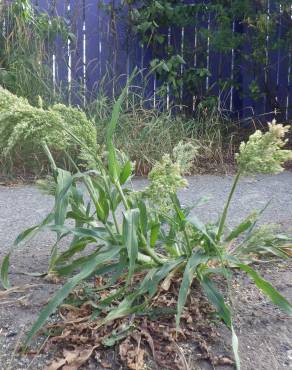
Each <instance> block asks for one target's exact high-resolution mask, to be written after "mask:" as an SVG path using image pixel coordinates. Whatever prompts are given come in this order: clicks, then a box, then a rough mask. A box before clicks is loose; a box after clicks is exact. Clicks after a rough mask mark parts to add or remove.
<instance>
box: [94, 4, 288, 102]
mask: <svg viewBox="0 0 292 370" xmlns="http://www.w3.org/2000/svg"><path fill="white" fill-rule="evenodd" d="M100 2H101V3H103V7H104V8H105V9H106V8H108V10H109V11H110V12H111V14H114V15H115V19H116V18H117V17H119V16H121V17H124V16H125V15H124V10H123V6H114V5H113V4H108V2H105V1H102V0H101V1H100ZM124 3H127V4H128V6H129V9H130V15H129V24H130V26H131V27H129V28H130V30H131V32H132V33H133V34H138V35H139V37H140V39H141V43H142V44H143V46H144V47H149V48H150V49H151V55H152V58H153V59H152V61H151V62H150V65H151V67H152V73H155V75H156V77H157V79H158V81H159V83H158V84H157V86H158V91H157V92H158V93H159V94H161V95H163V96H164V95H165V94H166V93H170V96H171V97H172V98H174V99H173V100H174V101H175V102H179V103H180V102H181V101H182V99H181V95H182V94H185V96H194V97H195V106H197V105H199V104H200V103H203V104H204V101H205V100H206V99H207V100H208V99H209V98H215V97H216V96H217V95H218V92H216V91H218V89H219V91H220V92H221V94H222V93H224V91H228V90H229V89H230V88H231V87H232V86H233V87H234V89H235V90H236V89H237V88H238V82H237V81H238V73H239V70H240V68H238V69H235V71H234V75H233V76H226V74H225V73H224V68H225V67H224V64H225V57H226V56H228V58H230V57H231V52H232V51H235V54H234V56H235V65H242V64H244V69H245V72H246V73H248V74H249V75H250V76H253V78H254V80H253V81H252V83H251V84H250V86H249V88H250V91H248V92H245V93H244V94H246V95H247V96H249V97H251V98H253V99H255V100H257V99H258V98H260V97H261V96H263V95H266V96H267V97H268V98H271V99H275V94H276V92H275V91H273V90H274V87H275V86H274V83H273V81H270V77H269V75H270V73H269V72H270V71H271V74H273V71H274V70H273V68H274V66H273V63H274V62H273V61H272V59H271V60H269V58H267V56H268V55H271V53H275V52H280V53H281V52H282V51H284V50H291V48H292V37H291V36H292V33H291V19H290V14H291V8H290V6H291V4H290V3H289V1H280V0H274V1H273V5H272V6H271V7H270V11H269V14H268V9H267V6H268V5H267V4H268V3H267V2H266V1H256V2H255V1H252V0H235V1H234V0H226V1H219V0H216V1H208V2H206V1H192V2H189V1H181V0H144V1H140V0H126V1H125V2H124ZM124 3H123V4H124ZM280 6H281V12H280V11H279V9H280ZM209 20H210V23H211V27H208V21H209ZM234 22H235V29H234V27H233V26H234ZM279 24H281V29H282V31H281V32H279V28H278V25H279ZM183 27H184V29H185V37H184V44H183V46H182V45H181V44H180V42H181V37H180V35H179V34H178V32H179V30H180V29H181V28H183ZM195 28H196V31H195ZM168 30H171V33H172V37H171V40H170V39H169V35H168ZM243 30H244V31H243ZM195 32H196V36H195ZM267 35H268V41H267ZM195 37H196V41H195ZM195 44H196V46H195ZM207 45H208V46H209V49H210V50H211V53H213V52H214V53H216V56H215V58H216V64H217V68H216V77H217V76H220V78H218V79H217V81H214V83H212V84H210V86H209V87H208V88H206V77H208V76H209V77H211V72H212V71H211V70H210V68H209V69H208V67H206V59H207V56H208V55H207V53H208V46H207ZM247 45H248V47H247ZM193 61H195V63H193ZM194 64H195V65H194ZM263 70H264V71H265V72H264V73H266V74H267V78H268V80H267V81H266V83H265V86H264V87H259V86H261V84H260V81H262V79H263ZM221 76H222V77H221ZM182 86H183V91H182ZM271 87H272V88H271ZM240 93H243V92H242V91H240ZM191 104H192V103H190V105H191Z"/></svg>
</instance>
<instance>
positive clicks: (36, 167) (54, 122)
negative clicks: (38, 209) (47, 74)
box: [0, 87, 97, 172]
mask: <svg viewBox="0 0 292 370" xmlns="http://www.w3.org/2000/svg"><path fill="white" fill-rule="evenodd" d="M68 129H70V131H71V132H72V133H73V134H75V135H76V136H78V137H82V138H83V141H84V143H86V145H88V146H89V147H91V148H92V149H93V150H96V149H97V143H96V140H97V139H96V130H95V126H94V125H93V124H92V122H91V121H90V120H88V119H87V117H86V115H85V113H84V112H82V111H80V110H79V109H77V108H73V107H67V106H65V105H62V104H57V105H53V106H52V107H50V108H48V109H44V108H43V107H42V104H41V101H40V106H39V107H33V106H32V105H30V104H29V103H28V101H27V100H26V99H24V98H21V97H17V96H15V95H13V94H11V93H10V92H9V91H8V90H5V89H3V88H1V87H0V161H1V166H2V168H6V170H9V171H11V170H12V168H15V167H20V168H22V169H25V170H27V171H29V172H31V171H33V172H40V171H42V169H43V167H45V164H46V161H44V158H45V157H44V154H43V150H42V148H41V144H42V143H43V142H46V143H48V145H49V146H50V148H51V150H52V151H53V152H54V153H55V155H56V156H57V158H60V159H62V158H63V157H62V156H60V153H61V152H63V151H65V150H66V151H68V152H69V153H70V154H71V155H73V156H74V157H76V156H78V155H79V156H80V157H82V155H81V154H80V153H79V146H78V144H76V142H75V141H73V140H72V137H71V136H70V135H68V133H67V131H66V130H68Z"/></svg>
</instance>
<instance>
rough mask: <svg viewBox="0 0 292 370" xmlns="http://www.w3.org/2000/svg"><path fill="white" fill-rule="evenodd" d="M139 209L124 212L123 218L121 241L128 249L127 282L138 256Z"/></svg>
mask: <svg viewBox="0 0 292 370" xmlns="http://www.w3.org/2000/svg"><path fill="white" fill-rule="evenodd" d="M139 215H140V211H139V209H138V208H135V209H131V210H129V211H126V212H125V213H124V220H123V243H124V245H125V247H126V248H127V251H128V257H129V275H128V282H129V281H130V280H131V279H132V276H133V273H134V269H135V263H136V259H137V257H138V226H139Z"/></svg>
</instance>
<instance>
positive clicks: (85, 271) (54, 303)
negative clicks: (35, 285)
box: [25, 247, 120, 345]
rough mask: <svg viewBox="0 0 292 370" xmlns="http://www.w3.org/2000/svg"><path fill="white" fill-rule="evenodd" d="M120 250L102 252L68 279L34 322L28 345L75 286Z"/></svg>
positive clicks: (27, 341)
mask: <svg viewBox="0 0 292 370" xmlns="http://www.w3.org/2000/svg"><path fill="white" fill-rule="evenodd" d="M119 251H120V248H119V247H112V248H111V249H110V250H109V251H107V252H104V253H100V254H98V255H97V256H95V257H94V258H92V259H90V260H89V261H87V263H86V264H85V265H84V266H83V267H82V270H81V271H80V272H79V274H77V275H75V276H74V277H73V278H71V279H70V280H68V281H67V283H66V284H65V285H63V287H62V288H61V289H60V290H59V291H58V292H57V293H56V294H55V295H54V296H53V298H52V299H51V300H50V302H49V303H48V304H47V305H46V306H45V308H43V309H42V310H41V312H40V314H39V317H38V319H37V320H36V322H35V323H34V324H33V326H32V328H31V330H30V331H29V333H28V335H27V337H26V340H25V345H28V344H29V342H30V341H31V339H32V338H33V337H34V335H35V334H36V333H37V332H38V331H39V330H40V329H41V327H42V326H43V325H44V323H45V322H46V320H47V319H48V318H49V316H50V315H51V314H52V313H54V312H55V310H56V308H57V307H58V306H59V305H60V304H61V303H62V302H63V300H64V299H65V298H66V297H67V296H68V295H69V294H70V292H71V291H72V289H73V288H75V286H76V285H77V284H79V283H80V281H82V280H84V279H86V278H87V277H89V276H90V275H91V274H92V273H93V272H94V271H95V269H96V268H97V266H98V265H100V264H102V263H104V262H105V261H109V260H111V259H112V258H114V257H115V256H116V255H117V254H118V253H119Z"/></svg>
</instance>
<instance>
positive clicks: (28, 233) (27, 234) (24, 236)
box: [14, 213, 54, 246]
mask: <svg viewBox="0 0 292 370" xmlns="http://www.w3.org/2000/svg"><path fill="white" fill-rule="evenodd" d="M53 219H54V214H53V213H50V214H49V215H48V216H47V217H46V218H45V219H44V220H43V221H42V222H41V223H40V224H39V225H36V226H33V227H30V228H29V229H26V230H24V231H23V232H22V233H20V234H19V235H18V236H17V238H16V239H15V241H14V246H17V245H19V244H20V243H22V242H23V241H25V240H28V239H31V238H32V237H34V236H35V235H36V234H37V233H38V232H40V231H41V230H43V229H44V228H45V227H46V226H47V225H48V224H49V223H50V222H52V221H53Z"/></svg>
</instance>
